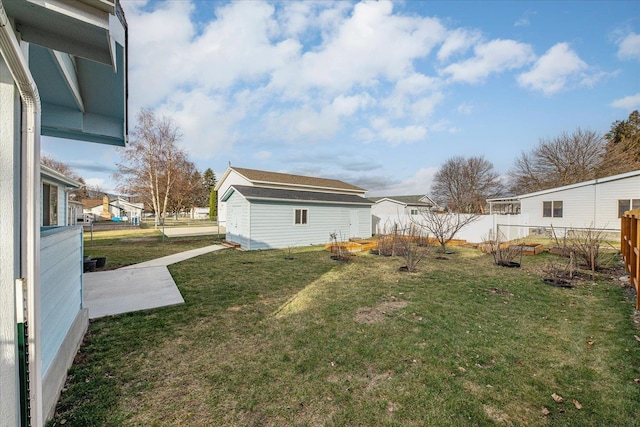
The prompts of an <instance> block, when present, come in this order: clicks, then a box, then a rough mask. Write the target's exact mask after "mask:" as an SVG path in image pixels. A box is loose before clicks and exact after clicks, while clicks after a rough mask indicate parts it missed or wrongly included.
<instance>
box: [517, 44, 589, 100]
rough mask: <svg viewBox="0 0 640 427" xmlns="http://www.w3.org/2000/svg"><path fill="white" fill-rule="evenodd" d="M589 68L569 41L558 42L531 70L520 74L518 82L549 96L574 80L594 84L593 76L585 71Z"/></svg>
mask: <svg viewBox="0 0 640 427" xmlns="http://www.w3.org/2000/svg"><path fill="white" fill-rule="evenodd" d="M587 69H588V65H587V64H586V63H585V62H584V61H583V60H582V59H580V57H579V56H578V54H577V53H575V52H574V51H573V50H572V49H571V48H570V47H569V45H568V44H567V43H558V44H556V45H554V46H552V47H551V48H550V49H549V50H548V51H547V52H546V53H545V54H544V55H542V56H541V57H540V58H538V60H537V61H536V63H535V64H534V65H533V67H532V68H531V70H530V71H528V72H526V73H522V74H520V75H519V76H518V83H519V84H520V86H522V87H524V88H527V89H531V90H534V91H540V92H542V93H544V94H545V95H547V96H549V95H553V94H554V93H556V92H558V91H560V90H562V89H565V88H566V87H567V85H568V84H570V83H571V82H574V81H578V82H582V83H583V84H584V83H587V84H589V83H590V84H593V78H592V77H593V76H586V75H585V74H584V73H583V71H585V70H587ZM589 79H591V80H589Z"/></svg>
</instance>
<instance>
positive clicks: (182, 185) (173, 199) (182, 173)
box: [167, 159, 202, 216]
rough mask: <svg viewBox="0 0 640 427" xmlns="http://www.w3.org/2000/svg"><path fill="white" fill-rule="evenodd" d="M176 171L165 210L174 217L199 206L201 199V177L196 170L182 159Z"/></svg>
mask: <svg viewBox="0 0 640 427" xmlns="http://www.w3.org/2000/svg"><path fill="white" fill-rule="evenodd" d="M178 169H179V173H178V174H176V179H175V182H174V184H173V189H172V191H171V193H170V196H169V202H168V204H167V210H169V211H171V212H173V213H174V214H175V215H176V216H177V214H178V213H179V212H181V211H183V210H186V209H191V208H193V207H194V206H201V205H200V204H199V203H200V201H201V199H202V176H201V175H200V172H198V171H197V170H196V166H195V165H194V164H193V163H192V162H190V161H188V160H186V159H184V162H183V163H182V164H181V165H178Z"/></svg>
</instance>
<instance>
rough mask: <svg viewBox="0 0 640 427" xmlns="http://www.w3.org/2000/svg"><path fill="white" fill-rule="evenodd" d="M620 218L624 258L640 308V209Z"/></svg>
mask: <svg viewBox="0 0 640 427" xmlns="http://www.w3.org/2000/svg"><path fill="white" fill-rule="evenodd" d="M620 220H621V228H620V230H621V232H620V239H621V241H620V246H621V248H622V258H623V259H624V263H625V266H626V267H627V271H628V272H629V274H630V275H631V280H630V282H631V286H633V287H634V288H636V309H637V310H640V226H639V225H640V209H634V210H632V211H627V212H625V213H624V216H622V218H621V219H620Z"/></svg>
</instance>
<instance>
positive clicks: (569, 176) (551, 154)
mask: <svg viewBox="0 0 640 427" xmlns="http://www.w3.org/2000/svg"><path fill="white" fill-rule="evenodd" d="M603 154H604V139H603V137H602V135H601V134H599V133H598V132H594V131H590V130H582V129H580V128H578V129H577V130H576V131H574V132H573V133H571V134H568V133H562V134H561V135H560V136H558V137H556V138H553V139H543V140H541V141H540V143H539V144H538V146H537V147H536V148H534V149H533V150H532V151H531V152H530V153H526V152H523V153H522V154H521V155H520V157H518V158H516V160H515V163H514V165H513V167H512V168H511V170H510V171H509V181H510V189H511V191H512V192H514V193H517V194H523V193H532V192H535V191H539V190H545V189H548V188H553V187H560V186H563V185H569V184H575V183H576V182H582V181H588V180H590V179H594V178H596V177H597V174H598V168H599V167H600V165H601V162H602V155H603Z"/></svg>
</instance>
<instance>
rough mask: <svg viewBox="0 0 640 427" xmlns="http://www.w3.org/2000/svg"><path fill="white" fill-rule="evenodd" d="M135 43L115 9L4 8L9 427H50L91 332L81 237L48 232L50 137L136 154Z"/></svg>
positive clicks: (3, 237)
mask: <svg viewBox="0 0 640 427" xmlns="http://www.w3.org/2000/svg"><path fill="white" fill-rule="evenodd" d="M126 37H127V26H126V21H125V19H124V15H123V13H122V10H121V8H120V5H119V3H118V2H117V0H74V1H58V0H47V1H42V0H8V1H7V0H0V106H1V108H0V129H2V131H1V132H0V164H1V167H0V194H1V195H2V197H0V384H1V387H0V424H2V425H7V426H15V425H27V422H29V423H30V425H33V426H36V427H39V426H42V425H44V423H45V421H46V420H47V418H49V417H50V416H51V415H52V414H53V410H54V409H55V404H56V401H57V398H58V396H59V393H60V390H61V389H62V387H63V386H64V382H65V379H66V373H67V369H68V368H69V366H70V365H71V363H72V362H73V358H74V356H75V354H76V352H77V349H78V347H79V345H80V343H81V341H82V337H83V335H84V332H85V331H86V328H87V325H88V316H87V311H86V309H84V308H83V307H82V230H81V228H80V227H64V226H59V225H60V223H61V222H63V218H65V217H66V215H63V213H62V212H61V211H60V208H61V207H60V205H59V206H58V209H57V210H53V211H52V210H49V214H48V218H49V222H52V221H53V219H54V218H53V216H55V215H57V218H55V220H56V221H57V222H58V226H50V227H43V228H42V229H41V221H44V218H45V216H44V214H42V212H41V207H40V206H41V202H42V196H43V195H44V194H43V192H44V184H46V183H47V182H49V181H47V180H45V179H43V180H41V175H40V170H41V168H40V137H41V135H45V136H49V137H60V138H65V139H75V140H80V141H87V142H93V143H101V144H110V145H116V146H124V145H125V144H126V139H127V120H126V117H127V61H126V58H127V52H126V46H127V41H126ZM49 183H51V182H49ZM49 190H50V191H49V195H48V200H51V197H52V192H51V187H50V188H49ZM59 197H60V194H58V200H59ZM53 199H54V200H55V197H54V198H53ZM22 343H24V344H25V345H22Z"/></svg>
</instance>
